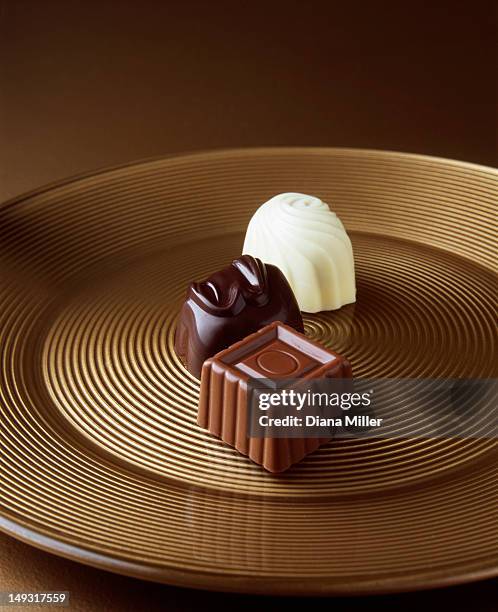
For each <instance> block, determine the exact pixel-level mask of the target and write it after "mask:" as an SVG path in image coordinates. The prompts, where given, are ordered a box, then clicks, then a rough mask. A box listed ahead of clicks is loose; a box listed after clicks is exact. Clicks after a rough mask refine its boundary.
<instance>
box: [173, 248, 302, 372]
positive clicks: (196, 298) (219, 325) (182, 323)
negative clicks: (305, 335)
mask: <svg viewBox="0 0 498 612" xmlns="http://www.w3.org/2000/svg"><path fill="white" fill-rule="evenodd" d="M273 321H282V322H284V323H287V324H288V325H290V326H291V327H293V328H295V329H297V330H298V331H304V328H303V319H302V317H301V313H300V311H299V307H298V305H297V302H296V299H295V297H294V294H293V293H292V289H291V288H290V286H289V283H288V282H287V280H286V279H285V276H284V275H283V274H282V272H281V271H280V270H279V269H278V268H277V267H276V266H272V265H269V264H264V263H262V262H261V261H260V260H259V259H255V258H254V257H251V256H250V255H244V256H243V257H240V258H239V259H236V260H234V261H233V262H232V263H231V264H230V265H229V266H227V267H226V268H223V270H220V271H219V272H216V273H215V274H213V275H212V276H210V277H209V278H207V279H206V280H205V281H203V282H200V283H192V284H191V285H190V286H189V288H188V290H187V296H186V301H185V303H184V304H183V307H182V309H181V312H180V319H179V322H178V326H177V329H176V335H175V351H176V353H177V354H178V356H179V357H180V358H181V359H182V360H183V362H184V363H185V365H186V367H187V369H188V371H189V372H191V373H192V374H193V375H194V376H196V377H197V378H199V377H200V374H201V368H202V364H203V363H204V361H205V360H206V359H208V358H209V357H212V356H213V355H215V354H216V353H218V352H219V351H221V350H222V349H224V348H226V347H227V346H229V345H231V344H233V343H234V342H237V341H238V340H241V339H242V338H244V337H245V336H247V335H248V334H251V333H252V332H255V331H257V330H258V329H261V328H262V327H264V326H265V325H268V324H269V323H272V322H273Z"/></svg>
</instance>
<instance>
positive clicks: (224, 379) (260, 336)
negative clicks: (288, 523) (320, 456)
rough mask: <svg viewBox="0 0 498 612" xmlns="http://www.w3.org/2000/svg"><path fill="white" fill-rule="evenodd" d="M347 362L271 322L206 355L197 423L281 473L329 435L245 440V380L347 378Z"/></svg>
mask: <svg viewBox="0 0 498 612" xmlns="http://www.w3.org/2000/svg"><path fill="white" fill-rule="evenodd" d="M351 376H352V371H351V365H350V364H349V362H348V360H347V359H345V358H344V357H342V356H341V355H338V354H337V353H334V352H332V351H330V350H328V349H326V348H324V347H323V346H321V345H320V344H318V343H317V342H314V341H312V340H309V339H308V338H306V336H304V335H303V334H300V333H298V332H296V331H295V330H294V329H292V328H290V327H287V326H285V325H282V324H281V323H279V322H274V323H272V324H270V325H268V326H266V327H265V328H263V329H261V330H260V331H258V332H256V333H254V334H251V335H250V336H248V337H247V338H244V339H243V340H241V341H239V342H237V343H235V344H234V345H232V346H230V347H229V348H227V349H225V350H223V351H221V352H220V353H218V354H217V355H215V356H214V357H211V358H210V359H208V360H207V361H206V362H205V363H204V365H203V367H202V377H201V393H200V398H199V413H198V418H197V423H198V424H199V425H200V426H201V427H204V428H205V429H207V430H208V431H209V432H210V433H212V434H213V435H215V436H217V437H219V438H221V439H222V440H223V441H224V442H226V443H227V444H230V445H231V446H234V447H235V448H236V449H237V450H238V451H239V452H240V453H242V454H244V455H247V456H248V457H249V458H250V459H252V460H253V461H254V462H256V463H258V464H260V465H261V466H263V467H264V468H265V469H266V470H268V471H270V472H283V471H284V470H287V469H288V468H289V467H290V466H291V465H293V464H294V463H297V462H298V461H301V459H303V458H304V457H305V456H306V455H307V454H309V453H311V452H313V451H314V450H316V449H317V448H318V447H319V446H320V445H322V444H324V443H325V442H328V440H329V439H330V438H249V437H248V433H247V431H248V430H247V401H248V395H247V394H248V392H250V391H249V386H250V383H249V379H250V378H258V379H259V378H268V379H274V380H278V379H282V378H284V379H285V378H287V377H289V378H291V379H296V378H299V379H303V380H306V379H310V378H313V379H316V378H350V377H351Z"/></svg>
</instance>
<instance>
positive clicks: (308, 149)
mask: <svg viewBox="0 0 498 612" xmlns="http://www.w3.org/2000/svg"><path fill="white" fill-rule="evenodd" d="M227 153H230V154H237V155H239V154H243V153H251V154H259V153H296V154H302V153H354V154H360V155H365V156H368V155H373V156H379V155H380V156H382V157H385V158H389V157H395V156H399V157H403V158H405V159H413V160H418V161H422V162H423V161H427V162H430V161H433V162H434V161H436V162H444V163H446V164H450V165H454V166H456V167H460V168H466V169H468V170H478V171H481V172H491V173H492V174H494V175H496V176H497V177H498V167H497V168H495V167H493V166H487V165H485V164H478V163H475V162H469V161H465V160H460V159H452V158H449V157H441V156H438V155H425V154H423V153H412V152H410V151H396V150H393V149H369V148H363V147H314V146H282V147H279V146H275V147H258V146H254V147H219V148H214V149H199V150H195V151H180V152H177V153H166V154H159V155H151V156H146V157H139V158H137V159H133V160H130V161H127V162H123V163H118V164H110V165H104V166H97V167H96V168H94V169H92V170H88V171H85V172H77V173H76V174H71V175H69V176H67V177H64V178H60V179H56V180H54V181H49V182H48V183H43V184H42V185H40V186H38V187H35V188H34V189H29V190H28V191H23V192H21V193H19V194H17V195H15V196H13V197H11V198H7V199H6V200H1V201H0V212H3V211H4V210H5V209H6V208H10V207H11V206H13V205H15V204H18V203H20V202H22V201H24V200H25V199H27V198H31V197H33V196H37V195H41V194H43V193H46V192H47V191H52V190H53V189H57V188H59V187H65V186H67V185H70V184H72V183H77V182H78V181H81V180H84V179H88V178H92V177H96V176H99V175H101V174H106V173H108V172H114V171H119V170H125V169H126V168H130V167H135V166H145V165H147V164H152V163H157V162H160V161H166V160H169V159H187V158H203V157H217V156H219V155H224V154H227Z"/></svg>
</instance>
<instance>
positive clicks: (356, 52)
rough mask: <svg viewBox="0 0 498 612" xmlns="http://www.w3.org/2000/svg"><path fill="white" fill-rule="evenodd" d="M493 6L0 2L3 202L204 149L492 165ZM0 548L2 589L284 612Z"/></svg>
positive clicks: (485, 598)
mask: <svg viewBox="0 0 498 612" xmlns="http://www.w3.org/2000/svg"><path fill="white" fill-rule="evenodd" d="M249 6H251V10H246V9H245V8H244V7H249ZM492 6H493V3H491V2H481V1H476V0H474V1H473V2H451V3H450V2H417V3H411V2H396V3H395V2H361V1H357V2H348V3H344V2H340V3H339V2H334V1H332V0H330V1H329V2H318V1H308V2H305V1H303V0H301V1H299V2H296V1H292V0H287V2H275V1H273V2H272V1H269V2H242V1H241V0H239V1H236V0H232V1H231V2H225V1H223V2H220V1H218V2H217V1H208V0H205V1H198V2H193V1H185V2H180V0H175V1H171V2H168V1H164V2H159V0H158V1H157V2H153V1H151V0H135V1H134V2H132V1H123V0H121V1H118V0H114V1H112V2H111V1H109V0H107V1H88V0H86V1H85V0H81V1H79V2H77V1H74V0H66V1H60V2H56V1H53V0H48V1H44V2H40V1H36V0H33V1H31V2H28V1H26V0H0V200H4V199H7V198H11V197H14V196H17V195H19V194H20V193H22V192H24V191H27V190H30V189H33V188H36V187H38V186H39V185H41V184H44V183H47V182H51V181H54V180H58V179H60V178H64V177H66V176H68V175H73V174H77V173H81V172H87V171H90V170H93V169H96V168H99V167H102V166H106V165H114V164H120V163H124V162H128V161H131V160H133V159H138V158H144V157H149V156H154V155H161V154H170V153H176V152H182V151H189V150H197V149H211V148H216V147H241V146H256V145H258V146H260V145H321V146H348V147H369V148H383V149H393V150H402V151H411V152H419V153H427V154H431V155H439V156H444V157H452V158H457V159H464V160H468V161H473V162H477V163H484V164H488V165H494V164H495V163H496V121H495V108H496V65H495V62H494V58H495V49H494V43H493V39H494V36H495V31H496V28H495V15H494V13H493V10H492ZM0 552H1V557H0V587H2V589H7V588H13V589H31V590H36V589H38V590H41V589H66V590H70V591H71V596H72V602H73V605H72V609H76V610H123V611H127V610H156V609H168V610H191V609H194V608H196V607H204V606H205V605H209V604H213V603H216V604H218V605H221V604H224V606H223V607H227V609H228V608H229V607H230V608H233V607H238V608H239V609H241V610H246V609H247V610H249V609H253V608H254V607H255V606H256V607H258V608H266V607H267V606H271V607H272V608H280V607H282V608H284V607H285V608H288V607H289V601H285V600H278V601H276V600H265V599H261V598H257V599H255V598H251V597H237V596H232V595H220V594H199V593H196V592H195V591H186V590H180V589H174V588H169V587H164V586H161V585H153V584H148V583H145V582H140V581H136V580H132V579H128V578H124V577H120V576H114V575H111V574H107V573H105V572H101V571H98V570H94V569H90V568H86V567H84V566H80V565H78V564H75V563H71V562H68V561H65V560H62V559H59V558H57V557H53V556H51V555H48V554H46V553H42V552H40V551H37V550H35V549H32V548H30V547H28V546H26V545H24V544H21V543H19V542H16V541H14V540H11V539H9V538H7V537H5V536H0ZM428 564H430V559H428ZM496 600H498V583H497V581H488V582H486V583H481V584H478V585H467V586H462V587H455V588H452V589H446V590H441V591H438V592H428V593H419V594H415V595H401V596H400V595H398V596H392V597H383V598H379V599H377V603H379V604H381V603H382V605H383V606H384V608H385V609H386V610H395V609H399V607H400V606H403V607H404V608H405V609H406V610H416V609H417V610H418V609H420V608H421V607H425V608H426V609H427V608H429V609H433V608H434V609H435V608H436V607H441V606H443V607H444V606H448V605H450V604H451V603H452V602H454V603H458V604H459V606H458V607H459V608H461V609H464V608H467V607H469V608H470V607H471V606H472V607H473V608H474V609H476V610H479V611H481V610H483V611H487V610H489V611H491V610H494V609H496V608H495V607H494V606H495V603H494V602H495V601H496ZM296 603H297V602H296ZM299 604H300V605H302V602H299ZM322 605H323V604H322ZM327 605H330V604H327ZM371 605H372V601H371V600H347V601H341V603H340V605H339V606H338V607H339V608H340V609H341V610H347V609H363V608H365V609H366V608H367V607H370V606H371Z"/></svg>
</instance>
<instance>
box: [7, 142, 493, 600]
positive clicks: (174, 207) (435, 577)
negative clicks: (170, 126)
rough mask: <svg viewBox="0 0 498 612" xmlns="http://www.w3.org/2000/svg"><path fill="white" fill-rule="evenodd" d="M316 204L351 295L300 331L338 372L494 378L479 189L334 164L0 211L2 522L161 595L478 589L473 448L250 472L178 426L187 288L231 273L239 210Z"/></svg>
mask: <svg viewBox="0 0 498 612" xmlns="http://www.w3.org/2000/svg"><path fill="white" fill-rule="evenodd" d="M281 191H299V192H304V193H311V194H315V195H318V196H319V197H321V198H322V199H324V200H325V201H327V202H329V203H330V204H331V205H332V207H333V208H334V210H336V212H337V213H338V214H339V215H340V216H341V218H342V220H343V222H344V224H345V225H346V227H347V228H348V230H349V232H350V234H351V237H352V240H353V245H354V250H355V256H356V265H357V282H358V300H357V303H356V304H355V305H354V306H349V307H346V308H343V309H341V310H340V311H336V312H331V313H321V314H317V315H311V316H306V318H305V323H306V331H307V333H308V334H309V335H310V336H311V337H313V338H315V339H318V340H320V341H321V342H323V343H325V344H326V345H327V346H329V347H332V348H333V349H334V350H336V351H339V352H341V353H343V354H345V355H346V356H348V357H349V358H350V360H351V362H352V364H353V369H354V371H355V373H356V375H358V376H370V377H374V376H387V377H398V376H399V377H491V376H496V363H497V351H496V346H497V343H496V322H495V308H496V296H497V294H496V289H497V285H496V275H495V272H496V270H495V269H494V265H495V263H496V262H495V259H496V239H497V238H496V202H497V173H496V172H495V171H494V170H492V169H489V168H484V167H479V166H475V165H471V164H465V163H459V162H453V161H447V160H442V159H435V158H428V157H422V156H416V155H404V154H398V153H382V152H373V151H359V150H347V149H253V150H238V151H222V152H214V153H201V154H194V155H185V156H180V157H172V158H167V159H160V160H155V161H149V162H144V163H140V164H136V165H131V166H127V167H123V168H118V169H115V170H110V171H106V172H102V173H99V174H95V175H92V176H87V177H83V178H80V179H77V180H73V181H70V182H66V183H64V184H60V185H56V186H53V187H51V188H47V189H44V190H41V191H38V192H35V193H32V194H29V195H27V196H25V197H22V198H20V199H18V200H16V201H13V202H9V203H7V204H5V205H4V206H3V207H1V208H0V274H1V278H2V282H1V285H0V334H1V336H0V338H1V344H0V357H1V359H2V367H1V371H0V410H1V432H0V433H1V438H0V440H1V448H2V452H1V456H0V490H1V494H0V496H1V512H0V514H1V517H0V525H1V527H2V529H4V530H5V531H6V532H8V533H11V534H12V535H14V536H16V537H19V538H21V539H23V540H26V541H28V542H31V543H33V544H35V545H37V546H40V547H42V548H45V549H47V550H51V551H53V552H55V553H58V554H61V555H64V556H67V557H70V558H73V559H78V560H81V561H83V562H86V563H89V564H92V565H95V566H99V567H103V568H107V569H110V570H113V571H117V572H122V573H125V574H130V575H135V576H141V577H145V578H149V579H153V580H158V581H163V582H167V583H172V584H180V585H189V586H196V587H201V588H212V589H224V590H238V591H247V592H261V593H288V594H289V593H302V594H305V593H308V594H318V593H323V594H325V593H329V594H339V593H366V592H380V591H384V592H386V591H395V590H403V589H415V588H424V587H428V586H435V585H443V584H451V583H455V582H459V581H465V580H473V579H478V578H482V577H486V576H492V575H496V574H497V573H498V516H497V508H498V505H497V504H498V462H497V458H498V457H497V455H498V452H497V451H498V447H497V443H496V442H495V441H494V440H491V439H452V440H353V441H351V440H349V441H336V442H333V443H330V444H329V445H327V446H324V447H323V448H321V449H320V450H319V451H317V452H315V453H313V454H312V455H310V456H309V457H308V458H306V460H304V461H303V462H302V463H301V464H299V465H297V466H296V467H294V468H293V469H291V470H290V471H289V472H287V473H286V474H283V475H280V476H274V475H270V474H267V473H265V472H263V471H262V470H261V469H260V468H259V467H257V466H256V465H254V464H252V463H251V462H250V461H249V460H248V459H246V458H245V457H242V456H240V455H238V454H237V453H236V452H235V451H234V450H232V449H231V448H229V447H227V446H225V445H223V444H222V443H220V442H219V441H218V440H216V439H214V438H213V437H211V436H210V435H209V434H208V433H206V432H204V431H203V430H201V429H199V428H198V427H197V426H196V425H195V417H196V406H197V399H198V392H199V385H198V382H197V381H196V380H195V379H194V378H192V377H191V376H190V375H189V374H188V373H186V371H185V370H184V369H183V367H182V366H181V364H180V363H179V361H178V359H177V358H176V356H175V354H174V352H173V334H174V328H175V321H176V316H177V313H178V309H179V305H180V303H181V300H182V296H183V294H184V291H185V287H186V285H187V283H188V282H189V281H190V280H192V279H194V278H195V279H199V278H202V277H203V276H205V275H207V274H208V273H210V272H212V271H213V270H216V269H217V268H219V267H221V266H223V265H224V264H226V263H227V262H229V261H230V260H231V259H232V258H234V257H236V256H238V255H239V254H240V251H241V246H242V241H243V232H244V230H245V227H246V224H247V222H248V220H249V218H250V216H251V214H252V213H253V212H254V210H255V209H256V207H257V206H258V205H259V204H260V203H261V202H263V201H265V200H266V199H268V198H269V197H270V196H272V195H274V194H275V193H278V192H281Z"/></svg>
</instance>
